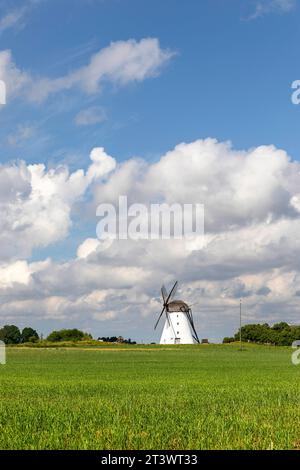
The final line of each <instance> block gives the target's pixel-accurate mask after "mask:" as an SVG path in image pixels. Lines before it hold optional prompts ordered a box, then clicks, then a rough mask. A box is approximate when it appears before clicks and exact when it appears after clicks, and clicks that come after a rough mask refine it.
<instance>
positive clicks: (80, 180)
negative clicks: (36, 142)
mask: <svg viewBox="0 0 300 470" xmlns="http://www.w3.org/2000/svg"><path fill="white" fill-rule="evenodd" d="M90 159H91V164H90V166H89V167H88V169H87V171H86V172H84V171H83V170H77V171H75V172H73V173H69V170H68V168H67V167H65V166H58V167H56V168H51V169H49V170H46V168H45V165H44V164H34V165H26V164H25V163H24V162H22V161H21V162H18V163H15V164H7V165H2V166H0V200H1V204H0V260H1V259H9V258H15V259H16V258H18V257H22V258H24V257H27V256H30V254H31V251H32V249H33V248H35V247H43V246H48V245H49V244H52V243H54V242H56V241H58V240H61V239H62V238H64V237H65V236H66V235H67V234H68V231H69V228H70V226H71V211H72V207H73V205H74V204H75V203H76V202H77V201H79V200H80V199H81V198H82V197H83V196H84V194H85V192H86V191H87V189H88V188H89V186H90V185H91V184H93V183H94V182H95V181H96V180H97V179H99V178H101V177H103V176H105V175H107V174H108V173H109V172H110V171H112V170H113V169H114V167H115V160H114V159H113V158H112V157H110V156H109V155H107V154H106V153H105V152H104V151H103V149H101V148H95V149H93V150H92V152H91V155H90Z"/></svg>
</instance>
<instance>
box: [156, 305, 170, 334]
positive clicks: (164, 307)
mask: <svg viewBox="0 0 300 470" xmlns="http://www.w3.org/2000/svg"><path fill="white" fill-rule="evenodd" d="M165 309H166V306H165V305H164V306H163V309H162V311H161V313H160V315H159V317H158V320H157V322H156V323H155V326H154V329H155V330H156V327H157V325H158V323H159V320H160V319H161V317H162V315H163V313H164V311H165ZM167 317H168V315H167ZM168 320H169V319H168Z"/></svg>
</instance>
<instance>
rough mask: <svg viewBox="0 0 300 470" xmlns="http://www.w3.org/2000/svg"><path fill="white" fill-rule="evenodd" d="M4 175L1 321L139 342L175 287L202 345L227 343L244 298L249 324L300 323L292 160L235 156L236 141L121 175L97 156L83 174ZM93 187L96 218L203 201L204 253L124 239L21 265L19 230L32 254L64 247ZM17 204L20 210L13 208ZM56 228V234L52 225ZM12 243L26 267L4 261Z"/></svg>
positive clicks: (125, 166)
mask: <svg viewBox="0 0 300 470" xmlns="http://www.w3.org/2000/svg"><path fill="white" fill-rule="evenodd" d="M4 170H5V171H6V173H5V175H4V176H3V175H2V176H1V171H0V183H1V178H2V181H3V184H0V199H1V208H2V209H1V210H2V213H3V216H2V217H1V220H2V221H5V222H2V223H3V224H4V225H5V227H3V229H2V228H1V232H0V233H2V235H1V237H2V238H1V237H0V246H2V251H3V254H2V268H1V269H0V289H1V293H2V296H3V297H2V298H3V299H5V302H3V304H2V307H1V308H0V312H1V311H4V309H5V311H6V312H9V314H10V315H11V316H12V318H23V315H24V313H22V312H25V311H26V312H27V313H29V314H30V315H31V318H36V319H38V318H44V317H46V318H52V319H55V321H58V320H59V319H60V320H61V321H62V323H61V324H62V325H66V324H70V322H73V323H72V324H74V322H75V323H76V324H77V325H81V326H84V327H85V328H87V327H91V328H93V331H97V325H98V322H99V320H103V322H101V324H102V325H114V326H113V328H117V327H118V328H121V327H122V331H121V332H120V333H122V332H127V334H128V335H132V336H134V334H136V336H137V338H141V337H143V336H141V334H142V333H141V332H142V331H143V332H145V331H146V333H145V335H146V336H147V338H148V339H151V338H153V332H152V327H153V323H154V317H155V315H156V314H157V313H158V312H159V308H160V299H159V288H160V285H161V283H162V282H163V281H164V282H166V283H167V284H168V283H169V284H170V283H171V282H172V281H173V280H174V279H179V281H180V290H179V293H178V295H179V296H180V297H182V298H183V299H184V300H186V301H188V302H190V303H192V304H194V303H195V306H194V312H195V317H196V322H197V325H198V329H199V334H200V336H203V337H206V336H208V337H210V338H212V339H213V338H220V337H221V336H222V335H225V334H231V333H232V332H233V330H235V329H236V328H237V327H238V325H237V323H238V322H237V318H238V299H239V298H240V297H242V298H243V299H244V304H245V305H246V307H245V309H246V313H245V315H246V319H247V321H269V322H274V321H277V320H285V321H290V322H297V321H298V320H297V318H298V312H299V308H300V299H299V280H300V278H299V275H300V263H299V261H298V260H299V259H300V238H299V233H300V218H299V200H300V193H299V185H300V164H299V163H298V162H296V161H293V160H291V158H290V157H289V156H288V155H287V153H286V152H285V151H283V150H280V149H277V148H276V147H274V146H262V147H258V148H253V149H249V150H243V151H240V150H235V149H233V148H232V146H231V144H230V143H229V142H225V143H224V142H223V143H222V142H221V143H220V142H218V141H216V140H215V139H205V140H198V141H195V142H192V143H188V144H186V143H181V144H179V145H177V146H176V147H175V148H174V149H173V150H171V151H169V152H167V153H166V154H165V155H163V156H162V157H161V158H160V159H159V161H157V162H156V163H147V162H145V161H143V160H142V159H136V158H135V159H130V160H128V161H126V162H122V163H120V164H118V165H116V162H115V160H114V159H112V157H109V156H108V155H107V154H106V153H105V151H104V149H103V148H96V149H94V150H93V152H92V153H91V164H90V166H89V168H88V169H87V171H86V172H84V171H83V170H78V171H76V172H74V173H71V174H69V172H68V171H67V169H66V168H62V169H61V168H56V169H53V170H48V171H46V169H45V168H44V167H43V166H39V165H36V166H35V165H33V166H30V165H29V166H26V165H25V164H22V165H20V164H18V165H13V166H11V165H10V166H6V167H5V168H3V169H2V171H4ZM5 185H6V186H5ZM10 186H12V187H13V191H12V192H11V191H10V189H9V188H10ZM87 188H91V190H92V193H93V207H94V210H95V209H96V206H97V205H98V204H99V203H101V202H111V203H115V204H116V205H117V202H118V198H119V195H127V196H128V201H129V203H132V202H142V203H145V204H149V203H151V202H167V203H170V204H171V203H174V202H178V203H203V204H204V205H205V228H206V234H205V237H206V246H205V248H204V249H203V250H195V249H194V248H193V247H192V246H186V245H185V243H184V241H182V240H155V241H153V240H152V241H149V240H139V241H134V240H119V241H115V242H114V243H113V244H112V245H111V247H110V248H109V249H107V250H105V251H103V250H101V249H100V250H99V241H98V240H97V239H96V238H95V237H94V236H93V235H92V234H91V236H90V237H89V238H87V239H83V240H82V241H81V243H80V244H79V247H78V249H77V256H76V257H75V258H73V259H69V260H68V261H65V262H58V261H56V262H54V261H52V260H46V261H45V262H44V264H41V263H39V264H34V263H30V262H29V261H28V260H25V259H23V260H22V259H21V257H20V254H23V255H24V253H25V252H26V250H25V249H24V248H23V250H20V248H19V246H18V242H17V241H16V240H17V237H16V236H15V232H16V231H17V230H19V231H20V233H21V235H22V239H23V240H24V245H25V246H26V247H27V254H28V252H29V251H30V250H31V249H32V247H33V245H34V244H35V243H36V242H35V241H34V240H39V244H44V245H45V244H48V243H52V242H54V241H56V240H58V239H61V238H62V237H64V236H65V235H66V233H68V230H69V227H70V224H71V220H72V214H71V208H72V205H73V204H74V201H76V200H78V198H81V197H82V195H84V194H85V192H86V191H87ZM17 203H18V211H17V210H16V209H14V210H12V209H11V207H13V208H15V206H16V204H17ZM32 204H33V209H32V206H31V205H32ZM90 204H91V203H90V202H89V205H90ZM28 207H29V209H28ZM28 213H29V214H30V215H31V217H27V218H26V216H27V214H28ZM94 213H95V212H94ZM4 214H5V216H4ZM16 214H17V215H18V217H16ZM33 214H34V217H33ZM45 214H47V217H46V216H45ZM19 219H20V221H19ZM53 221H55V223H54V226H55V230H54V231H53V232H51V230H50V231H49V226H48V225H47V224H49V223H50V224H52V222H53ZM96 223H97V220H95V226H96ZM41 226H42V227H43V228H44V229H45V228H46V229H45V231H43V230H42V229H41ZM3 234H6V238H5V237H4V235H3ZM12 244H13V246H14V249H15V247H17V251H16V253H18V255H19V258H18V259H16V257H13V259H11V260H9V259H8V258H7V256H8V254H9V253H11V255H12V252H13V251H14V250H12V249H10V246H11V245H12ZM25 254H26V253H25ZM5 257H6V258H5ZM246 319H245V321H246ZM68 322H69V323H68ZM120 325H121V326H120ZM135 328H136V329H135ZM106 331H107V332H108V331H109V332H111V333H113V331H111V330H109V327H107V329H106ZM118 331H119V330H118Z"/></svg>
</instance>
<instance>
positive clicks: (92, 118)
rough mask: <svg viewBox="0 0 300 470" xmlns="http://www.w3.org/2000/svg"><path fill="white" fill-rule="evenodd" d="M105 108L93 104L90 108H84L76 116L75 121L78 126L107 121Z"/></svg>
mask: <svg viewBox="0 0 300 470" xmlns="http://www.w3.org/2000/svg"><path fill="white" fill-rule="evenodd" d="M106 119H107V117H106V112H105V109H104V108H102V107H101V106H92V107H91V108H88V109H83V110H82V111H80V112H79V113H78V114H77V115H76V116H75V123H76V124H77V126H92V125H94V124H100V123H101V122H104V121H106Z"/></svg>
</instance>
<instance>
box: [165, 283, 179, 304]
mask: <svg viewBox="0 0 300 470" xmlns="http://www.w3.org/2000/svg"><path fill="white" fill-rule="evenodd" d="M177 286H178V281H176V282H175V284H174V286H173V287H172V289H171V290H170V294H169V296H168V298H167V300H166V303H168V302H170V301H171V300H172V299H173V298H174V295H175V294H176V291H177Z"/></svg>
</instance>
